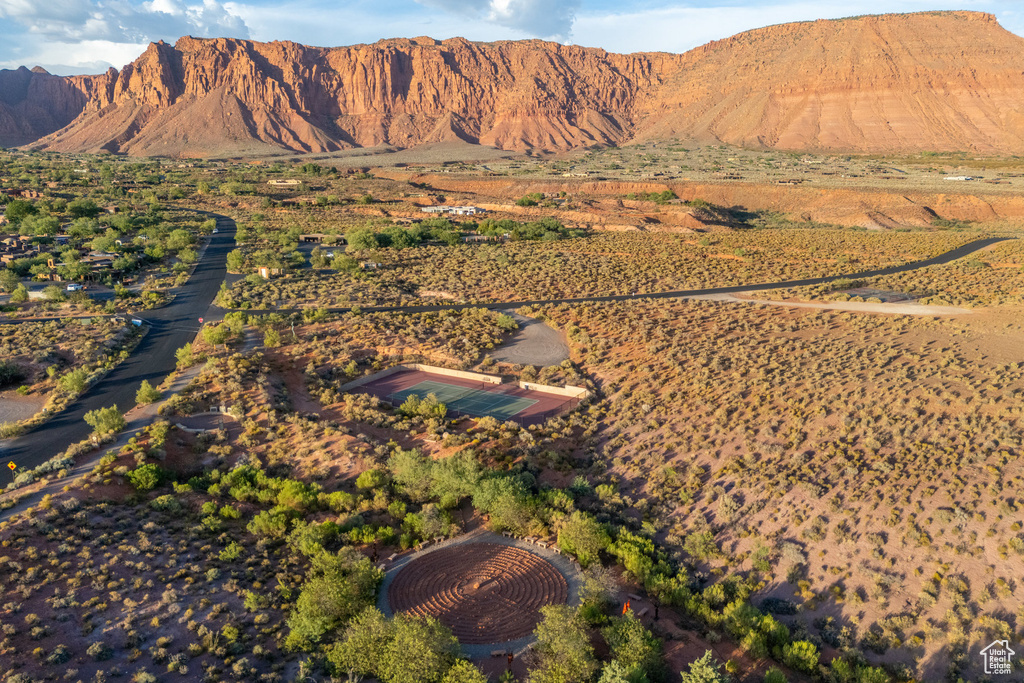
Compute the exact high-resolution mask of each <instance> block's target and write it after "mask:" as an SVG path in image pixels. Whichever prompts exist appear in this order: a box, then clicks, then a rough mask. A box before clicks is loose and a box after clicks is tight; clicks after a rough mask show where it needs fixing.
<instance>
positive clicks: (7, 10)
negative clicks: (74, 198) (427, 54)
mask: <svg viewBox="0 0 1024 683" xmlns="http://www.w3.org/2000/svg"><path fill="white" fill-rule="evenodd" d="M933 9H970V10H977V11H984V12H991V13H993V14H995V15H996V16H997V17H998V18H999V21H1000V23H1002V25H1003V26H1004V27H1005V28H1007V29H1009V30H1010V31H1013V32H1015V33H1017V34H1018V35H1024V3H1021V1H1020V0H954V1H949V0H819V1H817V2H814V1H809V0H768V1H767V2H764V1H762V2H753V1H751V0H718V1H715V0H692V1H690V0H687V1H679V0H640V1H639V2H632V3H629V2H612V1H611V0H333V1H332V0H0V68H15V67H17V66H20V65H26V66H29V67H31V66H35V65H37V64H38V65H41V66H43V67H45V68H47V69H48V70H50V71H51V72H52V73H58V74H71V73H98V72H101V71H104V70H105V69H107V68H108V67H110V66H114V67H116V68H121V67H122V66H123V65H124V64H126V63H128V62H130V61H132V60H133V59H135V58H136V57H137V56H138V55H139V54H140V53H141V52H142V51H143V50H144V49H145V47H146V45H147V44H148V43H149V42H152V41H157V40H161V39H162V40H165V41H167V42H173V41H175V40H176V39H177V38H179V37H180V36H182V35H194V36H203V37H214V36H230V37H238V38H251V39H253V40H264V41H269V40H293V41H296V42H301V43H306V44H309V45H322V46H334V45H350V44H353V43H369V42H373V41H376V40H379V39H381V38H393V37H399V36H404V37H412V36H423V35H427V36H431V37H434V38H442V39H443V38H450V37H453V36H463V37H465V38H468V39H470V40H484V41H489V40H502V39H520V38H545V39H549V40H557V41H559V42H566V43H575V44H579V45H586V46H590V47H602V48H605V49H606V50H609V51H612V52H638V51H649V50H662V51H666V52H683V51H685V50H688V49H690V48H692V47H696V46H697V45H701V44H703V43H706V42H708V41H710V40H715V39H718V38H725V37H727V36H730V35H732V34H734V33H738V32H740V31H745V30H748V29H751V28H757V27H759V26H766V25H769V24H778V23H783V22H788V21H801V20H812V19H827V18H836V17H844V16H851V15H856V14H878V13H883V12H915V11H923V10H933Z"/></svg>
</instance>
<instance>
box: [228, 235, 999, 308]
mask: <svg viewBox="0 0 1024 683" xmlns="http://www.w3.org/2000/svg"><path fill="white" fill-rule="evenodd" d="M1009 239H1015V238H1012V237H988V238H985V239H980V240H975V241H973V242H970V243H968V244H965V245H964V246H962V247H957V248H956V249H953V250H951V251H947V252H946V253H944V254H940V255H938V256H936V257H934V258H930V259H925V260H923V261H912V262H910V263H905V264H903V265H901V266H890V267H888V268H879V269H877V270H865V271H861V272H859V273H850V274H846V275H829V276H827V277H811V278H805V279H803V280H786V281H785V282H766V283H762V284H751V285H731V286H729V287H710V288H708V289H680V290H676V291H673V292H654V293H652V294H612V295H607V296H581V297H575V298H569V299H536V300H533V301H505V302H500V303H451V304H428V305H424V306H359V309H360V310H361V311H364V312H368V313H392V312H396V311H400V312H402V313H433V312H436V311H451V310H458V309H461V308H486V309H488V310H492V311H504V310H508V309H512V308H520V307H521V306H550V305H557V304H573V303H596V302H602V301H635V300H638V299H679V298H683V297H695V296H708V295H711V294H739V293H742V292H755V291H760V290H765V289H789V288H791V287H808V286H812V285H823V284H826V283H829V282H835V281H836V280H841V279H844V278H845V279H850V280H862V279H866V278H871V277H878V276H880V275H892V274H894V273H904V272H907V271H910V270H917V269H919V268H927V267H928V266H938V265H942V264H945V263H951V262H953V261H956V260H957V259H961V258H963V257H964V256H968V255H970V254H972V253H974V252H976V251H978V250H979V249H984V248H985V247H988V246H991V245H993V244H996V243H997V242H1004V241H1006V240H1009ZM239 310H242V309H239ZM303 310H304V309H275V310H273V311H270V310H245V312H246V313H249V314H252V315H258V314H263V313H275V312H276V313H284V314H288V313H300V312H302V311H303ZM307 310H308V309H307ZM326 310H328V311H331V312H333V313H347V312H349V311H350V310H352V308H351V307H344V308H328V309H326Z"/></svg>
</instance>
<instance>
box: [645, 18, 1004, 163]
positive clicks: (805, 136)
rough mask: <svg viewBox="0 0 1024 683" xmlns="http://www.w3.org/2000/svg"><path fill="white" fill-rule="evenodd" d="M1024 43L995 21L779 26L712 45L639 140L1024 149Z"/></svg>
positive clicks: (674, 81)
mask: <svg viewBox="0 0 1024 683" xmlns="http://www.w3.org/2000/svg"><path fill="white" fill-rule="evenodd" d="M1022 48H1024V39H1021V38H1020V37H1018V36H1016V35H1014V34H1012V33H1009V32H1008V31H1006V30H1004V29H1003V28H1002V27H1001V26H999V24H998V23H997V22H996V19H995V17H993V16H992V15H990V14H982V13H978V12H932V13H921V14H909V15H882V16H869V17H861V18H856V19H845V20H837V21H816V22H809V23H799V24H785V25H781V26H773V27H769V28H764V29H758V30H755V31H750V32H748V33H742V34H739V35H737V36H733V37H732V38H729V39H726V40H723V41H717V42H713V43H709V44H708V45H705V46H703V47H701V48H698V49H697V50H694V51H692V52H690V53H687V54H686V55H684V57H685V60H686V64H685V65H684V66H683V68H682V69H681V70H680V72H679V73H677V74H676V75H675V77H673V78H671V79H670V80H669V81H668V82H667V83H666V84H665V86H664V87H663V88H661V89H660V90H659V91H658V92H657V93H656V95H655V97H654V99H653V101H652V103H651V106H650V108H649V115H648V116H647V117H645V119H644V120H643V121H641V122H640V124H639V126H638V130H637V137H638V138H640V139H658V138H661V137H672V136H679V137H683V138H690V139H698V140H700V139H713V140H721V141H724V142H728V143H732V144H736V145H742V146H749V147H769V148H779V149H786V150H849V151H858V152H894V151H910V150H918V151H919V150H979V151H987V152H1013V153H1019V152H1020V151H1021V150H1024V109H1022V107H1021V106H1020V104H1019V103H1020V101H1021V95H1024V50H1022Z"/></svg>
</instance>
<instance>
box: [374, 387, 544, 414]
mask: <svg viewBox="0 0 1024 683" xmlns="http://www.w3.org/2000/svg"><path fill="white" fill-rule="evenodd" d="M429 394H433V395H434V396H435V397H436V398H437V400H438V401H440V402H441V403H443V404H445V405H446V406H447V407H448V411H449V412H451V413H454V414H457V415H469V416H471V417H484V416H488V415H489V416H491V417H493V418H495V419H498V420H508V419H510V418H512V417H513V416H515V415H518V414H519V413H521V412H523V411H524V410H526V409H527V408H529V407H530V406H532V405H534V404H535V403H537V400H536V399H532V398H525V397H523V396H509V395H508V394H503V393H497V392H494V391H487V390H485V389H474V388H472V387H464V386H459V385H456V384H447V383H445V382H436V381H434V380H424V381H422V382H420V383H419V384H416V385H414V386H411V387H409V388H408V389H402V390H401V391H396V392H394V393H393V394H390V395H389V396H388V401H389V402H390V403H391V404H392V405H395V406H400V405H402V404H403V403H405V400H406V399H407V398H409V397H410V396H413V395H415V396H417V397H419V398H421V399H422V398H426V397H427V396H428V395H429Z"/></svg>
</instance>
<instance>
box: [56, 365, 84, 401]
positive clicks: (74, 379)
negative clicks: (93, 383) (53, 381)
mask: <svg viewBox="0 0 1024 683" xmlns="http://www.w3.org/2000/svg"><path fill="white" fill-rule="evenodd" d="M88 379H89V373H88V371H86V369H85V368H78V369H77V370H72V371H70V372H68V373H67V374H65V375H62V376H61V378H60V379H58V380H57V386H58V388H60V390H61V391H63V392H64V393H65V394H68V395H69V396H77V395H78V394H80V393H82V392H83V391H85V387H86V383H87V381H88Z"/></svg>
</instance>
